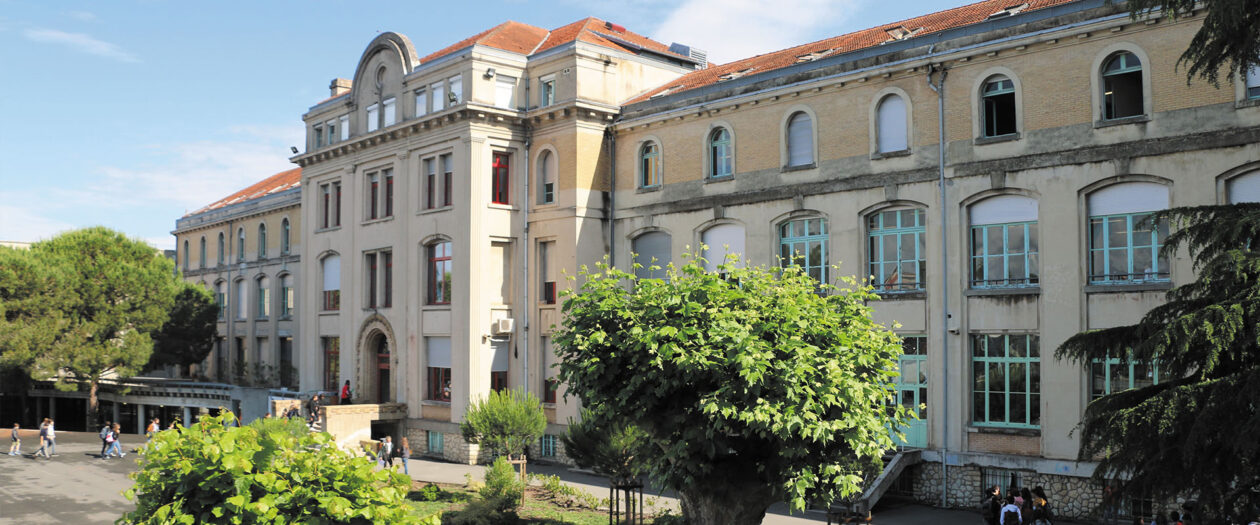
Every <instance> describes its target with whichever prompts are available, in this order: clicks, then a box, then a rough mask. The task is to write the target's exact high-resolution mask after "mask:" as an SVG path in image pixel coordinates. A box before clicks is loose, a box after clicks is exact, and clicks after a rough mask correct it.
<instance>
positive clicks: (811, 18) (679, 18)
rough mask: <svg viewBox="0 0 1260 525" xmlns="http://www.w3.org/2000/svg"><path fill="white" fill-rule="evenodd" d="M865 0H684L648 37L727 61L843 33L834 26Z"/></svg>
mask: <svg viewBox="0 0 1260 525" xmlns="http://www.w3.org/2000/svg"><path fill="white" fill-rule="evenodd" d="M863 1H865V0H775V1H774V2H772V3H766V2H764V1H761V0H686V1H685V2H683V3H682V4H681V5H679V6H678V7H677V8H676V9H674V10H673V11H671V12H669V14H668V15H666V16H665V19H664V21H663V22H661V25H660V26H659V27H657V29H656V31H655V32H654V33H653V35H652V38H654V39H656V40H659V41H661V42H664V43H666V44H668V43H671V42H680V43H683V44H687V45H690V46H693V47H696V48H699V49H703V50H704V51H706V52H707V53H708V54H709V61H710V62H714V63H726V62H731V61H734V60H740V59H743V58H748V57H751V56H754V55H760V54H763V53H768V52H771V51H777V50H780V49H784V48H788V47H792V46H795V45H800V44H804V43H806V42H810V41H813V40H816V39H818V38H824V37H827V36H835V35H839V34H841V33H843V31H842V30H839V29H833V30H830V31H827V28H830V27H835V28H838V27H839V26H840V25H841V24H843V23H844V22H845V20H846V19H847V18H848V15H849V13H852V12H854V11H855V7H856V6H858V5H859V4H860V3H862V2H863Z"/></svg>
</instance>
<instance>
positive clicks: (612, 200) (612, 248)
mask: <svg viewBox="0 0 1260 525" xmlns="http://www.w3.org/2000/svg"><path fill="white" fill-rule="evenodd" d="M614 124H615V123H614ZM604 133H606V134H607V136H608V156H609V160H608V171H609V177H608V180H609V184H608V266H616V264H617V235H616V233H617V132H616V130H614V129H613V128H612V126H609V127H607V128H604Z"/></svg>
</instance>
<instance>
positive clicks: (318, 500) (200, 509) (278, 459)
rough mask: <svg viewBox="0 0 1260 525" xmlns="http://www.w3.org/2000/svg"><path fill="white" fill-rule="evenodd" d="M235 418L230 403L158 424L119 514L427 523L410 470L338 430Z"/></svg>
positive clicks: (171, 519)
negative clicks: (175, 427) (224, 408)
mask: <svg viewBox="0 0 1260 525" xmlns="http://www.w3.org/2000/svg"><path fill="white" fill-rule="evenodd" d="M233 421H234V417H233V416H232V415H231V413H230V412H228V413H225V414H224V415H223V416H222V417H203V418H201V421H199V422H198V423H196V424H194V425H191V426H189V427H187V428H185V429H183V431H182V432H160V433H158V434H157V436H155V437H154V438H153V439H152V440H151V441H149V442H148V444H146V445H145V446H144V448H143V449H141V455H142V459H141V462H140V471H138V472H135V473H132V474H131V478H132V479H134V480H135V482H136V484H135V486H133V487H131V488H129V489H127V490H126V492H125V493H124V494H125V495H126V496H127V498H128V499H131V500H134V501H135V503H136V510H134V511H132V512H130V513H127V514H126V515H124V516H123V517H122V518H120V519H119V520H118V523H121V524H132V523H152V524H158V523H162V524H166V523H187V524H192V523H320V522H324V523H329V522H335V523H352V524H371V523H417V521H418V518H415V517H410V516H409V515H408V514H409V512H408V507H407V506H406V505H405V503H404V499H405V496H406V494H407V489H408V484H409V482H408V480H407V477H406V476H404V475H403V474H401V473H398V472H395V471H393V470H380V471H378V470H376V469H375V468H374V467H375V465H374V463H373V462H372V461H371V460H369V459H366V458H361V457H356V456H354V455H352V454H350V453H348V452H345V451H343V450H340V449H338V448H337V447H336V445H335V443H333V440H332V437H331V436H329V435H328V434H324V433H320V434H312V433H309V432H302V433H301V434H300V435H294V434H293V433H292V432H290V431H289V430H288V429H289V428H290V426H289V425H288V424H286V423H283V422H272V421H264V422H260V423H257V424H254V425H249V426H245V427H235V426H230V425H231V423H232V422H233ZM426 520H427V518H426Z"/></svg>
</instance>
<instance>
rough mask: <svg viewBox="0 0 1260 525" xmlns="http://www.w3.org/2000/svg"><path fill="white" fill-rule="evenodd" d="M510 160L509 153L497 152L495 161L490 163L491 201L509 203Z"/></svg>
mask: <svg viewBox="0 0 1260 525" xmlns="http://www.w3.org/2000/svg"><path fill="white" fill-rule="evenodd" d="M510 162H511V161H510V160H509V159H508V154H507V153H495V154H494V162H493V163H492V164H491V165H490V177H491V180H490V202H493V203H495V204H509V202H508V193H509V192H508V188H509V182H510V180H509V178H508V173H509V169H508V168H509V166H510Z"/></svg>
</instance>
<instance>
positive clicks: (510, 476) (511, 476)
mask: <svg viewBox="0 0 1260 525" xmlns="http://www.w3.org/2000/svg"><path fill="white" fill-rule="evenodd" d="M524 495H525V484H524V483H522V482H521V481H520V480H519V479H517V477H516V470H515V469H513V468H512V464H511V463H508V462H507V460H506V459H503V458H501V457H500V458H498V459H495V460H494V464H493V465H491V466H490V468H488V469H486V486H485V487H482V488H481V499H483V500H485V501H486V502H487V503H488V504H490V505H491V506H492V507H494V508H496V509H499V510H501V511H509V510H514V509H516V508H517V507H519V506H520V505H521V496H524Z"/></svg>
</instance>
